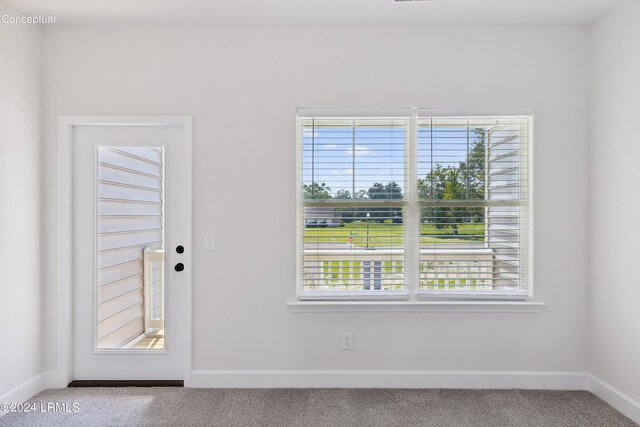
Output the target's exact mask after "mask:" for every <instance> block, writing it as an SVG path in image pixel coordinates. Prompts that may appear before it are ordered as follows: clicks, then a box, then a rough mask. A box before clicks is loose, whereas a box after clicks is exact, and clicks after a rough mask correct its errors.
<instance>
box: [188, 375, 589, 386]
mask: <svg viewBox="0 0 640 427" xmlns="http://www.w3.org/2000/svg"><path fill="white" fill-rule="evenodd" d="M191 387H196V388H467V389H511V388H518V389H542V390H587V387H588V376H587V373H586V372H538V371H193V373H192V377H191Z"/></svg>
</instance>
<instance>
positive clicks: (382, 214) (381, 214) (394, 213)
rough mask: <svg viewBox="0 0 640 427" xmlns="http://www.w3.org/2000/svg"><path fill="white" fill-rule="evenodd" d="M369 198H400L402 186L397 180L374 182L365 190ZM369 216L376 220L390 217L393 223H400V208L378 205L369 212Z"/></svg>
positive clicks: (380, 220) (382, 220)
mask: <svg viewBox="0 0 640 427" xmlns="http://www.w3.org/2000/svg"><path fill="white" fill-rule="evenodd" d="M367 194H368V196H369V199H371V200H395V199H402V197H403V196H402V188H400V186H399V185H398V183H397V182H395V181H391V182H389V183H387V184H386V185H383V184H381V183H378V182H376V183H374V184H373V185H372V186H371V187H370V188H369V191H368V192H367ZM370 213H371V218H374V219H375V220H376V221H377V222H384V220H385V219H388V218H389V219H391V220H392V221H393V223H395V224H398V223H402V208H399V207H389V208H387V207H380V208H376V209H375V211H373V212H370Z"/></svg>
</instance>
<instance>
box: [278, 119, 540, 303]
mask: <svg viewBox="0 0 640 427" xmlns="http://www.w3.org/2000/svg"><path fill="white" fill-rule="evenodd" d="M425 116H427V117H434V118H435V117H460V118H465V117H483V116H484V117H500V116H505V117H516V116H517V117H519V118H522V117H526V122H527V131H528V138H527V141H526V147H525V149H524V153H525V155H526V170H525V171H524V172H523V173H524V174H525V175H524V176H525V179H526V182H525V185H524V187H523V186H522V185H521V186H520V189H521V190H524V191H526V201H525V202H524V206H525V208H526V210H527V215H526V217H527V220H528V226H527V228H526V235H525V236H524V239H526V240H525V241H524V242H523V243H522V245H526V252H527V253H526V260H525V264H526V265H525V266H524V271H525V272H524V276H525V278H526V292H525V293H518V294H508V293H505V294H501V293H499V292H495V293H492V292H482V293H474V292H473V291H470V292H463V291H453V292H438V293H433V292H424V291H421V289H420V271H419V270H420V267H419V266H420V250H421V249H420V238H419V237H415V236H416V234H418V235H419V233H420V217H421V214H420V209H421V208H422V207H424V206H425V204H424V200H421V199H419V197H418V190H417V183H418V149H419V148H418V146H419V138H418V133H419V123H418V122H419V119H420V118H423V117H425ZM310 117H316V118H334V117H336V118H337V117H343V118H344V117H348V118H365V117H366V118H369V117H370V118H392V117H402V118H406V119H407V125H406V126H407V127H406V129H407V131H408V132H407V133H408V135H407V136H406V137H405V164H404V169H405V173H404V198H403V199H402V200H399V201H394V202H393V206H402V208H403V209H404V220H403V223H404V228H405V229H404V248H403V251H404V263H405V264H404V276H405V279H404V280H405V281H404V289H403V290H402V291H385V290H373V291H372V290H369V291H366V290H365V291H326V292H323V291H317V290H316V291H307V290H305V289H304V286H305V283H304V265H303V260H304V230H305V224H304V209H305V207H306V206H305V200H304V196H303V191H302V190H301V189H302V188H303V184H304V181H303V161H302V148H303V144H302V127H303V126H302V120H301V119H303V118H310ZM533 120H534V114H533V109H531V108H506V109H468V108H467V109H465V108H419V107H411V108H398V109H373V110H336V109H307V108H299V109H298V110H297V114H296V299H297V301H298V303H290V304H289V306H290V309H291V310H292V311H306V310H304V309H300V307H302V306H305V304H306V303H313V307H314V308H313V309H311V310H309V311H334V310H333V309H329V310H325V309H323V308H322V307H323V305H324V304H323V302H325V303H327V304H328V306H329V307H330V306H333V305H335V304H337V306H335V307H342V309H339V310H338V311H343V309H345V307H347V308H346V309H345V311H351V310H350V309H348V307H352V308H354V307H355V308H356V310H354V311H378V309H379V308H382V310H381V311H397V310H396V308H395V306H396V305H398V304H399V305H400V306H403V305H406V306H409V305H411V311H425V310H426V311H442V310H443V308H444V311H448V310H447V307H455V308H456V310H455V311H458V309H459V308H460V307H463V309H462V310H461V311H467V310H465V309H464V307H465V306H467V304H468V303H472V304H474V303H479V304H482V305H480V306H477V307H481V309H480V310H479V311H494V310H493V309H494V308H497V310H496V311H504V310H503V308H504V307H506V306H504V305H503V303H507V304H509V303H514V304H516V306H517V307H518V308H516V309H515V310H514V311H539V310H540V309H541V308H542V306H544V304H542V303H535V304H534V305H528V304H523V303H526V302H527V300H528V301H531V299H532V297H533V173H534V168H533V143H534V135H533V132H534V127H533ZM350 203H351V206H353V200H350ZM360 203H362V202H360ZM366 203H370V204H373V203H376V204H380V203H381V202H380V201H376V202H364V203H362V204H363V205H364V204H366ZM339 204H340V202H337V203H336V202H335V201H334V202H313V205H315V206H330V205H334V206H335V205H339ZM345 204H346V203H345ZM520 205H521V204H518V206H520ZM520 217H521V216H520V215H519V218H520ZM360 303H362V304H360ZM493 303H495V304H493ZM451 304H453V305H451ZM318 307H320V309H318ZM335 307H334V308H335ZM362 307H366V308H365V309H364V310H362ZM434 307H435V310H434V309H433V308H434ZM477 307H476V308H477ZM487 307H489V309H488V310H487V309H486V308H487ZM509 310H511V309H509ZM509 310H507V311H509ZM472 311H475V310H472Z"/></svg>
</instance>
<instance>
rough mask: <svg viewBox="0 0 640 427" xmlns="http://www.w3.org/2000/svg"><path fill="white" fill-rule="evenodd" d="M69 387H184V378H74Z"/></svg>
mask: <svg viewBox="0 0 640 427" xmlns="http://www.w3.org/2000/svg"><path fill="white" fill-rule="evenodd" d="M67 387H184V381H183V380H73V381H71V382H70V383H69V385H67Z"/></svg>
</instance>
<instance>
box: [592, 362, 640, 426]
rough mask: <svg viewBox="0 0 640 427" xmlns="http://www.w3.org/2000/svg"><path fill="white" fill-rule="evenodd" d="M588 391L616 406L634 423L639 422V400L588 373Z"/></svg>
mask: <svg viewBox="0 0 640 427" xmlns="http://www.w3.org/2000/svg"><path fill="white" fill-rule="evenodd" d="M589 391H590V392H591V393H593V394H595V395H596V396H598V397H599V398H600V399H602V400H604V401H605V402H607V403H608V404H609V405H611V406H613V407H614V408H616V409H617V410H618V411H620V412H621V413H622V414H624V415H625V416H627V417H629V418H631V420H633V422H634V423H637V424H640V402H638V401H637V400H635V399H632V398H631V397H630V396H627V395H626V394H624V393H623V392H621V391H620V390H618V389H616V388H614V387H612V386H611V385H609V384H607V383H606V382H604V381H602V380H601V379H600V378H598V377H596V376H594V375H592V374H589Z"/></svg>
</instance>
